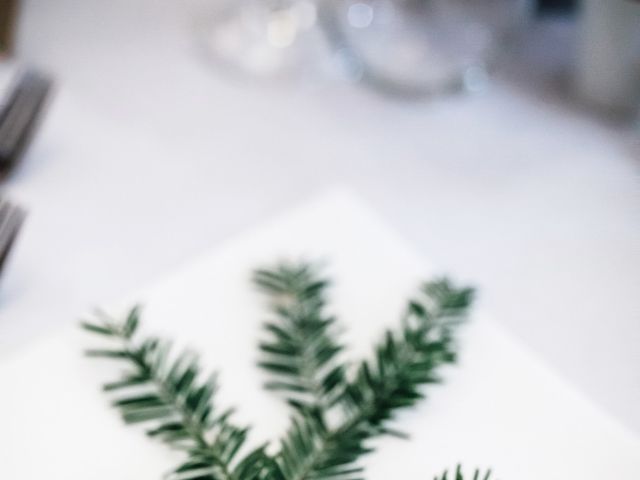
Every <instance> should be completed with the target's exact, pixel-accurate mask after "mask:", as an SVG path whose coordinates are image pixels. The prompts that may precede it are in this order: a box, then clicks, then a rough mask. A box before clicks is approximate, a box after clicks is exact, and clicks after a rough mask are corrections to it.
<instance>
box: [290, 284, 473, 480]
mask: <svg viewBox="0 0 640 480" xmlns="http://www.w3.org/2000/svg"><path fill="white" fill-rule="evenodd" d="M421 294H422V295H421V298H419V299H418V300H415V301H411V302H410V303H409V305H408V308H407V312H406V314H405V316H404V317H403V320H402V325H401V328H400V329H399V330H397V331H387V333H386V335H385V336H384V339H383V341H382V342H381V343H380V344H379V345H378V346H377V347H376V349H375V355H374V359H373V360H371V361H363V362H362V363H361V364H360V366H359V367H358V369H357V373H356V375H355V378H354V379H353V380H352V381H351V382H348V383H346V384H345V385H344V388H343V389H341V391H342V392H343V393H342V394H341V396H340V398H339V399H338V402H337V407H338V408H339V410H340V413H341V421H340V422H339V424H338V425H337V426H329V425H327V424H326V423H325V420H324V418H323V417H322V416H319V415H316V414H314V412H306V413H305V412H303V418H302V419H301V420H296V421H295V422H294V424H293V426H292V427H291V429H290V430H289V432H288V433H287V435H286V437H285V439H284V441H283V442H282V449H281V452H280V454H279V456H278V459H277V460H278V462H279V464H280V466H281V469H282V472H283V474H284V475H285V478H286V479H287V480H308V479H332V480H351V479H354V478H358V477H356V475H358V474H359V473H360V472H361V469H360V468H359V467H358V465H357V460H358V459H359V458H360V456H361V455H362V454H364V453H367V452H369V451H370V447H368V446H367V440H369V439H370V438H372V437H374V436H377V435H380V434H389V433H392V434H393V433H395V432H394V431H393V430H391V429H390V428H389V426H388V422H389V420H391V419H392V417H393V414H394V413H395V412H396V411H397V410H398V409H400V408H404V407H408V406H411V405H414V404H415V403H416V402H417V401H418V400H420V399H421V398H423V397H424V393H423V391H422V387H423V386H424V385H426V384H431V383H437V382H439V377H438V376H437V374H436V371H437V369H438V367H440V366H441V365H443V364H447V363H452V362H454V361H455V358H456V354H455V342H454V337H453V332H454V329H455V327H456V325H458V323H459V322H460V320H461V319H462V317H463V315H464V314H465V312H466V310H467V308H468V306H469V305H470V303H471V300H472V296H473V292H472V290H471V289H468V288H462V289H456V288H454V287H453V286H452V285H451V284H450V283H449V282H448V281H447V280H438V281H434V282H429V283H426V284H425V285H424V286H423V288H422V289H421Z"/></svg>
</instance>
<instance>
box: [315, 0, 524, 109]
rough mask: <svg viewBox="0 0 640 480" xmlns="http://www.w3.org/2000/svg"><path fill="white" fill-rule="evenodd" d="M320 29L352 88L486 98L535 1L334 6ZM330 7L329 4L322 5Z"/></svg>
mask: <svg viewBox="0 0 640 480" xmlns="http://www.w3.org/2000/svg"><path fill="white" fill-rule="evenodd" d="M332 4H333V7H332V8H322V9H321V11H320V20H321V24H322V26H323V28H324V30H325V32H326V33H327V37H328V40H329V42H330V44H331V46H332V50H333V52H334V54H335V55H336V56H337V58H338V59H339V61H340V62H341V63H342V64H343V65H344V66H345V67H346V70H347V72H348V74H349V76H350V77H351V79H352V80H354V81H360V82H362V83H363V84H366V85H368V86H371V87H373V88H375V89H377V90H379V91H382V92H384V93H389V94H393V95H400V96H409V97H420V96H428V95H434V94H438V93H444V92H450V91H460V90H466V91H477V90H482V89H483V88H484V87H485V86H486V84H487V80H488V71H489V70H490V69H491V67H492V66H493V65H494V64H495V63H496V61H497V59H498V57H499V56H500V54H501V53H503V52H504V51H505V50H506V49H507V48H508V47H509V45H511V41H510V38H511V37H512V35H513V34H514V33H515V32H516V31H517V29H518V27H520V26H522V25H523V24H524V23H525V22H526V21H527V19H528V18H529V14H530V12H531V10H532V2H531V1H530V0H333V1H332ZM323 5H324V6H326V5H327V3H323Z"/></svg>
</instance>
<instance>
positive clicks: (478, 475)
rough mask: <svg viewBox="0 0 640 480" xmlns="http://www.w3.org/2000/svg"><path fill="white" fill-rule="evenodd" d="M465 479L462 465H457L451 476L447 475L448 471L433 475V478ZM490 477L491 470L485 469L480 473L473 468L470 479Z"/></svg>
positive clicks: (446, 479) (476, 479)
mask: <svg viewBox="0 0 640 480" xmlns="http://www.w3.org/2000/svg"><path fill="white" fill-rule="evenodd" d="M449 479H451V480H465V476H464V474H463V473H462V467H461V466H460V465H458V466H457V467H456V470H455V472H454V474H453V476H452V477H449V472H448V471H445V472H444V473H443V474H442V475H440V476H435V477H434V478H433V480H449ZM490 479H491V470H487V471H486V472H484V473H482V472H481V471H480V470H479V469H477V468H476V469H475V470H474V472H473V478H472V480H490Z"/></svg>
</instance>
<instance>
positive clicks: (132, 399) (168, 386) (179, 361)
mask: <svg viewBox="0 0 640 480" xmlns="http://www.w3.org/2000/svg"><path fill="white" fill-rule="evenodd" d="M253 280H254V283H255V284H256V285H257V286H258V287H259V289H260V290H261V291H262V292H263V293H264V294H265V295H266V296H267V297H268V299H269V304H270V312H271V313H270V319H269V320H268V321H267V322H266V323H265V339H264V341H263V342H262V343H261V344H260V350H261V355H262V358H261V361H260V366H261V367H262V368H263V369H264V370H265V371H267V373H268V374H269V376H270V377H271V378H270V380H269V381H268V382H267V384H266V386H267V388H268V389H271V390H276V391H278V392H280V393H282V394H283V395H284V396H285V399H286V400H287V402H288V403H289V404H290V405H291V406H292V407H293V415H292V418H291V426H290V428H289V429H288V431H287V433H286V435H285V437H284V438H283V439H282V440H281V441H280V442H279V449H277V451H276V452H275V453H273V454H269V453H267V448H266V447H267V445H264V446H261V447H259V448H257V449H255V450H253V451H251V452H249V453H247V454H241V453H240V452H243V447H244V445H245V441H246V439H247V435H248V429H247V428H242V427H239V426H236V425H234V424H233V423H232V421H231V411H230V410H226V411H218V408H216V407H215V405H214V399H215V393H216V391H217V383H216V380H215V375H214V376H210V377H208V378H204V377H203V374H202V372H201V369H200V366H199V363H198V358H197V356H196V355H194V354H193V353H190V352H181V353H179V354H171V352H170V346H169V343H168V342H165V341H161V340H159V339H156V338H153V337H151V338H147V339H141V340H137V338H136V337H137V336H138V335H137V327H138V325H139V309H138V308H134V309H132V310H131V312H130V313H129V315H128V316H127V317H126V318H125V320H124V321H122V322H121V323H119V322H116V321H114V320H112V319H111V318H109V317H107V316H105V315H100V316H99V318H98V320H97V321H92V322H85V323H83V324H82V326H83V328H84V329H86V330H87V331H89V332H91V333H92V334H95V335H97V336H100V337H102V338H104V339H106V340H108V341H110V346H108V347H107V348H100V349H94V350H88V351H87V355H89V356H92V357H102V358H107V359H112V360H116V361H119V362H124V363H125V364H126V365H128V370H127V372H126V373H125V374H124V375H123V376H122V377H121V378H119V379H117V380H115V381H112V382H110V383H107V384H105V385H104V390H105V391H107V392H113V393H115V394H119V396H118V397H117V398H116V399H115V400H114V402H113V405H114V407H116V408H117V409H118V410H120V413H121V415H122V417H123V418H124V420H125V422H127V423H141V424H144V425H147V426H148V430H147V434H148V435H149V436H150V437H153V438H157V439H159V440H161V441H163V442H165V443H167V444H168V445H170V446H172V447H174V448H178V449H181V450H183V451H184V452H185V454H186V459H185V461H184V462H183V463H182V464H181V465H179V466H178V467H177V468H176V469H175V470H174V471H173V472H171V473H170V474H169V476H168V478H170V479H171V480H196V479H198V480H359V479H361V478H362V474H363V470H362V467H361V466H360V464H359V460H360V457H361V456H362V455H364V454H366V453H369V452H370V451H371V449H372V448H371V445H370V443H369V440H370V439H372V438H373V437H376V436H379V435H384V434H387V435H396V436H403V435H404V434H402V433H401V432H398V431H396V430H395V429H394V428H393V426H392V425H391V423H392V422H393V418H394V416H395V413H396V412H397V411H398V410H399V409H402V408H406V407H410V406H412V405H414V404H415V403H416V402H418V401H419V400H421V399H423V398H424V397H425V395H426V391H425V387H426V386H427V385H430V384H434V383H438V382H439V381H440V378H439V376H438V370H439V368H440V367H441V366H442V365H445V364H449V363H452V362H454V361H455V359H456V351H457V349H456V342H455V333H456V329H457V327H458V325H459V324H460V323H461V321H462V320H463V319H464V316H465V314H466V312H467V310H468V308H469V306H470V304H471V302H472V298H473V291H472V290H471V289H469V288H456V287H454V286H453V285H452V284H451V283H450V282H449V281H447V280H446V279H441V280H435V281H432V282H427V283H425V284H424V285H423V286H422V287H421V289H420V290H419V295H418V296H417V297H416V298H415V299H413V300H411V301H409V302H408V304H407V307H406V311H405V313H404V314H403V316H402V318H401V322H400V324H399V326H397V327H396V328H394V329H390V330H388V331H387V332H386V333H385V335H384V336H383V338H382V339H381V340H380V341H379V342H378V344H377V345H376V346H375V348H374V352H373V356H372V358H370V359H368V360H364V361H361V362H360V363H358V364H356V365H354V368H348V367H347V365H346V364H345V363H343V362H342V361H341V360H340V353H341V352H342V350H343V346H342V344H341V343H340V342H339V341H338V335H337V332H336V331H337V326H336V320H335V318H334V317H333V316H331V315H329V314H328V313H327V290H328V288H329V285H330V282H329V281H328V280H327V279H326V278H324V277H323V276H322V275H320V274H319V272H318V269H317V268H316V267H315V266H313V265H311V264H307V263H297V264H289V263H280V264H277V265H275V266H274V267H272V268H265V269H260V270H256V271H255V272H254V277H253ZM463 479H464V477H463V474H462V471H461V468H460V467H459V466H458V468H457V469H456V471H455V473H454V477H451V480H463ZM435 480H449V479H448V477H447V472H445V473H443V474H442V475H441V476H440V477H435ZM473 480H490V471H488V472H486V473H485V474H483V475H482V476H481V473H480V471H478V470H476V471H475V474H474V476H473Z"/></svg>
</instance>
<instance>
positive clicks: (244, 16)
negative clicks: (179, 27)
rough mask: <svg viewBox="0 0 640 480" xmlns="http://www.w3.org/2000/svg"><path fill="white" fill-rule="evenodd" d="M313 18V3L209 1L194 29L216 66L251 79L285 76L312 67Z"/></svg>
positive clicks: (296, 0)
mask: <svg viewBox="0 0 640 480" xmlns="http://www.w3.org/2000/svg"><path fill="white" fill-rule="evenodd" d="M316 19H317V8H316V3H315V1H314V0H234V1H231V2H227V3H223V4H220V3H219V2H214V1H212V2H211V5H210V9H209V11H207V12H205V14H204V15H203V18H201V19H200V20H199V23H200V28H199V31H200V36H201V39H202V40H203V42H204V45H205V48H206V51H207V53H208V54H209V56H210V58H211V59H212V60H214V61H215V62H217V63H219V64H221V65H223V66H225V67H227V68H230V69H232V70H235V71H237V72H241V73H245V74H249V75H252V76H258V77H284V76H291V75H293V74H298V73H300V72H302V71H305V70H309V68H310V67H311V66H312V63H313V59H314V57H316V56H317V55H318V52H317V46H318V41H317V36H318V33H317V31H316V29H315V28H314V27H315V25H316ZM314 37H316V38H314Z"/></svg>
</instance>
